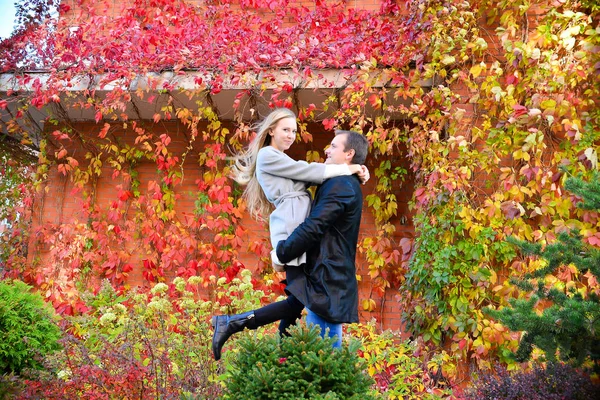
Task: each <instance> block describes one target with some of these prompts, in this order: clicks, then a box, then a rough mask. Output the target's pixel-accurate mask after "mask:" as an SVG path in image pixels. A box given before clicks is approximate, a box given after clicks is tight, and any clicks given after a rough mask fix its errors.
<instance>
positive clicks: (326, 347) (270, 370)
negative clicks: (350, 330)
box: [223, 325, 375, 400]
mask: <svg viewBox="0 0 600 400" xmlns="http://www.w3.org/2000/svg"><path fill="white" fill-rule="evenodd" d="M289 331H290V336H289V337H283V338H280V337H279V335H278V334H271V335H265V336H264V337H258V335H251V336H245V337H243V338H241V339H240V340H239V341H238V346H239V352H237V354H235V353H234V352H233V351H230V352H228V353H226V360H227V361H229V362H230V364H229V365H228V371H227V372H226V373H225V374H224V376H223V378H224V380H225V386H226V391H225V392H226V396H227V397H226V398H230V399H242V398H243V399H361V400H363V399H372V398H375V397H374V394H373V392H372V391H371V389H370V388H371V386H372V385H373V383H374V381H373V380H372V379H371V378H370V377H369V375H368V374H367V373H366V372H365V363H364V361H363V360H362V359H360V358H359V357H358V355H357V350H358V347H359V346H360V344H359V343H358V342H357V341H352V342H351V343H350V344H349V345H346V344H344V345H343V346H342V347H341V348H339V349H333V348H332V343H333V340H332V339H331V338H325V339H322V338H321V336H320V335H319V329H318V328H307V327H306V326H303V325H299V326H295V327H292V328H290V330H289Z"/></svg>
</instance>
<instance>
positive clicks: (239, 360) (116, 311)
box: [0, 270, 451, 399]
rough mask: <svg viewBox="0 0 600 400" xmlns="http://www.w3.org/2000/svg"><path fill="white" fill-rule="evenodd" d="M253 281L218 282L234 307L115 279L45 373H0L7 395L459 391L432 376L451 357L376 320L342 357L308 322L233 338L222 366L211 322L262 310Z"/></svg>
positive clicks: (350, 340) (190, 291)
mask: <svg viewBox="0 0 600 400" xmlns="http://www.w3.org/2000/svg"><path fill="white" fill-rule="evenodd" d="M250 280H251V274H250V273H249V271H245V270H242V271H240V274H239V275H238V277H235V278H233V279H231V280H230V281H229V282H226V281H225V280H224V279H221V280H218V285H219V293H222V294H223V296H222V297H223V298H227V299H228V301H229V303H228V304H226V305H223V304H220V303H219V302H218V301H209V300H205V299H200V298H198V295H197V293H196V292H195V288H196V289H197V287H198V286H201V285H202V284H203V278H200V277H191V278H189V279H187V280H184V279H182V278H176V279H175V280H174V281H173V284H172V285H166V284H164V283H159V284H157V285H155V286H154V287H153V288H152V289H151V290H149V291H148V292H146V293H139V292H135V291H132V292H126V293H119V292H117V291H115V290H114V289H113V288H112V286H111V285H110V284H108V283H107V284H105V285H104V287H103V289H102V290H101V291H100V292H99V293H97V294H96V295H93V296H89V297H87V298H86V299H85V301H86V307H88V308H89V311H88V313H86V314H84V315H80V316H76V317H73V316H70V317H64V319H63V320H62V322H61V328H62V330H63V331H62V338H61V339H60V345H61V346H60V349H58V345H56V348H57V349H58V351H54V352H48V353H47V354H45V355H44V354H43V353H42V352H38V355H39V356H43V357H40V358H36V360H37V362H38V366H39V369H32V368H24V369H23V370H21V371H20V373H19V374H13V375H4V376H1V377H0V398H11V399H12V398H16V399H40V398H43V399H78V398H95V399H117V398H119V399H122V398H138V399H151V398H152V399H155V398H162V399H170V398H177V399H180V398H189V399H222V398H223V397H224V396H229V398H245V399H252V398H270V397H269V396H271V397H277V398H311V399H315V398H323V399H351V398H360V399H368V398H375V397H377V398H386V399H401V398H402V399H439V398H442V397H441V396H449V395H450V394H451V391H450V389H449V388H447V387H443V386H441V385H440V382H438V381H436V379H435V378H434V375H435V374H431V373H430V372H436V371H437V372H440V373H441V371H442V368H441V366H442V364H445V365H446V367H445V368H447V367H448V366H450V365H451V363H448V360H447V358H446V357H447V355H445V354H444V353H442V354H441V355H435V356H433V357H428V360H429V361H428V362H426V363H425V362H424V361H423V359H422V356H418V353H419V349H420V348H419V347H418V346H417V345H416V344H415V343H412V342H403V341H401V340H400V338H399V337H397V336H396V335H395V334H394V333H392V332H389V331H386V332H383V333H378V332H377V330H376V328H375V325H374V323H368V324H355V325H350V326H349V327H348V331H347V333H346V335H345V339H344V344H343V347H342V348H341V349H338V350H335V351H333V350H332V348H331V343H329V341H328V339H321V337H320V336H319V334H318V332H317V331H316V330H310V329H308V328H306V327H305V326H303V325H300V326H298V327H296V328H295V329H294V330H293V331H292V336H291V337H289V338H282V339H280V338H279V336H278V334H277V332H276V326H275V325H273V326H272V327H264V328H261V329H259V330H257V331H246V332H244V333H243V334H239V335H234V336H233V337H232V338H231V339H230V340H229V341H228V343H227V347H228V349H227V351H226V353H225V357H224V360H223V361H221V362H215V361H214V360H213V358H212V354H211V348H210V343H211V336H212V329H211V327H210V324H209V321H210V316H211V315H212V314H214V313H223V312H227V310H230V311H234V312H235V311H239V310H244V309H253V308H256V307H257V306H258V305H259V304H260V299H261V298H262V297H263V296H264V294H263V293H262V292H260V291H259V290H254V289H253V287H252V285H251V284H250ZM50 320H51V318H50V316H48V317H47V321H50ZM56 329H57V335H59V334H60V333H61V332H60V330H59V328H58V327H57V328H56ZM49 337H51V336H49ZM57 337H58V336H57ZM54 343H55V344H56V340H55V341H54ZM421 350H422V349H421ZM437 372H436V373H437ZM353 396H354V397H353Z"/></svg>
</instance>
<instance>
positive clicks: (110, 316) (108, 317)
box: [100, 312, 117, 325]
mask: <svg viewBox="0 0 600 400" xmlns="http://www.w3.org/2000/svg"><path fill="white" fill-rule="evenodd" d="M116 319H117V316H116V315H115V314H114V313H112V312H107V313H104V315H102V316H101V317H100V324H101V325H108V324H110V323H111V322H114V321H115V320H116Z"/></svg>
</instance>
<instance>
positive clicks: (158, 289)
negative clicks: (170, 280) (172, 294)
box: [151, 282, 169, 295]
mask: <svg viewBox="0 0 600 400" xmlns="http://www.w3.org/2000/svg"><path fill="white" fill-rule="evenodd" d="M167 290H169V287H168V286H167V284H165V283H162V282H161V283H157V284H156V285H154V287H153V288H152V290H151V292H152V294H154V295H156V294H159V293H166V291H167Z"/></svg>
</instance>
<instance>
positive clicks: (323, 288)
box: [212, 108, 369, 360]
mask: <svg viewBox="0 0 600 400" xmlns="http://www.w3.org/2000/svg"><path fill="white" fill-rule="evenodd" d="M256 132H257V134H256V137H255V138H254V139H253V140H252V142H251V143H250V145H249V146H248V148H247V149H246V150H245V151H244V152H243V153H241V154H239V155H238V156H237V157H236V164H235V166H234V179H235V180H236V181H237V182H238V183H240V184H243V185H246V188H245V191H244V197H245V199H246V201H247V205H248V210H249V211H250V214H251V215H252V216H254V217H258V218H261V217H264V216H266V215H269V231H270V237H271V244H272V246H273V251H272V252H271V256H272V260H273V267H274V269H275V270H278V271H283V270H285V273H286V282H287V286H286V288H285V292H286V294H287V298H286V299H285V300H282V301H278V302H275V303H272V304H269V305H266V306H264V307H261V308H259V309H256V310H252V311H248V312H245V313H242V314H236V315H220V316H214V317H213V319H212V324H213V329H214V334H213V341H212V349H213V354H214V357H215V359H216V360H219V359H220V358H221V350H222V348H223V345H224V344H225V342H226V341H227V339H228V338H229V337H230V336H231V335H233V334H234V333H236V332H240V331H242V330H243V329H244V328H247V329H256V328H258V327H259V326H263V325H266V324H270V323H273V322H276V321H280V323H279V332H280V334H282V335H286V334H287V328H288V327H289V326H291V325H294V324H295V323H296V321H297V320H298V319H299V318H300V317H301V315H302V311H303V309H304V308H306V310H307V317H306V323H307V324H308V325H310V324H314V325H319V326H320V327H321V335H324V334H326V332H327V333H328V335H329V336H331V337H334V336H336V337H337V342H336V343H335V344H334V347H339V346H341V340H342V323H353V322H358V283H357V280H356V266H355V257H356V246H357V243H358V231H359V226H360V220H361V213H362V191H361V188H360V183H361V182H362V183H364V182H366V181H367V180H368V179H369V172H368V170H367V169H366V167H365V166H364V165H362V164H364V162H365V160H366V157H367V152H368V142H367V140H366V138H365V137H364V136H363V135H361V134H359V133H357V132H354V131H336V135H335V137H334V138H333V140H332V141H331V144H330V146H329V147H328V148H327V149H326V150H325V155H326V157H327V158H326V161H325V163H307V162H305V161H295V160H293V159H292V158H290V157H289V156H287V155H286V154H285V151H286V150H288V149H289V148H290V146H291V145H292V144H293V143H294V141H295V140H296V132H297V124H296V115H295V114H294V113H293V112H292V111H291V110H289V109H286V108H280V109H275V110H273V111H272V112H271V113H270V114H269V115H267V117H265V118H264V119H263V120H262V121H261V122H260V123H259V124H258V125H257V129H256ZM311 184H317V185H319V186H318V188H317V191H316V194H315V198H314V201H312V202H311V196H310V193H309V192H308V191H307V190H306V189H307V187H308V186H310V185H311ZM273 207H274V210H273ZM271 211H272V212H271Z"/></svg>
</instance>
